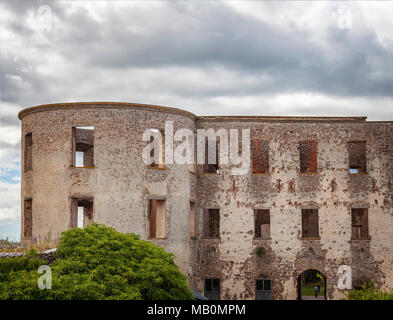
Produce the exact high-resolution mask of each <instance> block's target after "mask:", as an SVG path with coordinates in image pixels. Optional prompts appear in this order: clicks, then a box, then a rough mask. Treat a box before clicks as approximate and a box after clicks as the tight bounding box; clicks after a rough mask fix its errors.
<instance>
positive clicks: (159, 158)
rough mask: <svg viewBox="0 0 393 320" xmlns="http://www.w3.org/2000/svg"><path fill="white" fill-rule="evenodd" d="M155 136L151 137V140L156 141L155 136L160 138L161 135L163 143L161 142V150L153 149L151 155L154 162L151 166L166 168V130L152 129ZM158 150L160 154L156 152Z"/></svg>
mask: <svg viewBox="0 0 393 320" xmlns="http://www.w3.org/2000/svg"><path fill="white" fill-rule="evenodd" d="M151 131H152V132H153V135H154V136H151V137H150V142H151V143H152V142H153V141H154V137H156V138H159V136H160V135H161V143H160V144H159V150H158V151H157V150H156V149H154V148H153V149H152V150H151V151H150V157H151V158H152V159H153V162H152V163H151V164H150V167H151V168H159V169H164V168H165V131H164V130H163V129H151ZM156 152H158V154H156Z"/></svg>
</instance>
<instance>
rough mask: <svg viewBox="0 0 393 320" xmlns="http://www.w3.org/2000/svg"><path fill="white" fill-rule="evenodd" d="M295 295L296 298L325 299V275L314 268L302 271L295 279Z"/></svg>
mask: <svg viewBox="0 0 393 320" xmlns="http://www.w3.org/2000/svg"><path fill="white" fill-rule="evenodd" d="M315 287H317V288H318V290H317V292H316V290H315ZM297 296H298V297H297V299H298V300H327V299H326V276H325V275H324V274H323V273H322V272H320V271H318V270H316V269H308V270H305V271H303V272H302V273H301V274H300V275H299V276H298V279H297Z"/></svg>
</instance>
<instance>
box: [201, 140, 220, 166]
mask: <svg viewBox="0 0 393 320" xmlns="http://www.w3.org/2000/svg"><path fill="white" fill-rule="evenodd" d="M218 139H219V137H217V140H210V143H209V140H208V139H206V140H205V163H204V165H203V173H220V171H219V168H218V149H219V141H218ZM209 154H210V155H211V156H210V158H211V159H210V161H209ZM214 154H215V155H214ZM212 157H214V160H212Z"/></svg>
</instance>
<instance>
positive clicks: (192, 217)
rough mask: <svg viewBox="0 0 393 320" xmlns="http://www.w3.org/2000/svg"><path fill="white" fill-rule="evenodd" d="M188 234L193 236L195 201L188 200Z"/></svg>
mask: <svg viewBox="0 0 393 320" xmlns="http://www.w3.org/2000/svg"><path fill="white" fill-rule="evenodd" d="M190 236H191V237H195V203H194V202H190Z"/></svg>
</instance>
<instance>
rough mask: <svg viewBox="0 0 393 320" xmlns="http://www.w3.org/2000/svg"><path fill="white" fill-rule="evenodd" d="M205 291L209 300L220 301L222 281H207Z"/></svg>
mask: <svg viewBox="0 0 393 320" xmlns="http://www.w3.org/2000/svg"><path fill="white" fill-rule="evenodd" d="M204 291H205V292H204V294H205V297H206V298H208V299H209V300H220V279H205V290H204Z"/></svg>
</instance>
